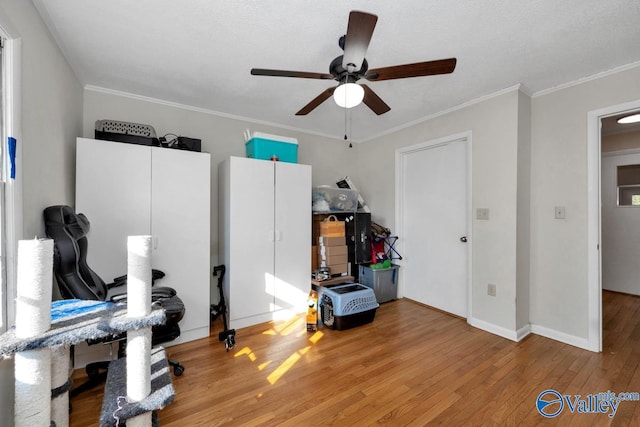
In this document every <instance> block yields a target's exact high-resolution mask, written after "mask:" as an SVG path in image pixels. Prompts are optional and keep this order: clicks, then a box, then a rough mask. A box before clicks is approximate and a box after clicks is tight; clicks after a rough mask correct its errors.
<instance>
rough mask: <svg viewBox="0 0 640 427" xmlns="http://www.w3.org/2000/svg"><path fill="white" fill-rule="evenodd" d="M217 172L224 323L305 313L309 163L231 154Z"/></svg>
mask: <svg viewBox="0 0 640 427" xmlns="http://www.w3.org/2000/svg"><path fill="white" fill-rule="evenodd" d="M218 172H219V177H218V178H219V179H218V183H219V186H220V188H219V209H220V212H219V225H220V230H219V233H218V235H219V243H220V247H219V253H220V254H221V259H223V262H224V264H225V265H226V275H225V286H224V289H225V298H226V300H227V305H228V307H229V323H230V327H231V328H242V327H245V326H249V325H254V324H257V323H262V322H266V321H270V320H278V319H282V318H286V317H288V316H291V315H292V314H294V313H301V312H304V311H305V310H306V300H307V296H308V294H309V289H310V286H311V285H310V276H309V271H311V257H310V254H309V246H310V245H309V236H310V235H311V221H310V218H311V166H308V165H300V164H294V163H285V162H271V161H266V160H255V159H248V158H242V157H231V158H229V159H227V160H225V161H224V162H222V163H221V164H220V167H219V171H218Z"/></svg>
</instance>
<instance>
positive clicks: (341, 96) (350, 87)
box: [333, 83, 364, 108]
mask: <svg viewBox="0 0 640 427" xmlns="http://www.w3.org/2000/svg"><path fill="white" fill-rule="evenodd" d="M363 99H364V89H363V88H362V86H360V85H359V84H357V83H343V84H341V85H340V86H338V87H337V88H336V90H335V91H333V100H334V101H336V104H338V106H340V107H342V108H353V107H355V106H356V105H359V104H360V103H361V102H362V100H363Z"/></svg>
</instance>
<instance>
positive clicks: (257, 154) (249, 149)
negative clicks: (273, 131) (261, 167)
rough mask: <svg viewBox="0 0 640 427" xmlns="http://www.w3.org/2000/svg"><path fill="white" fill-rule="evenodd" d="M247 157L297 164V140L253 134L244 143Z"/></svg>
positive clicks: (266, 134)
mask: <svg viewBox="0 0 640 427" xmlns="http://www.w3.org/2000/svg"><path fill="white" fill-rule="evenodd" d="M245 149H246V153H247V157H249V158H253V159H261V160H278V161H280V162H288V163H298V140H297V139H295V138H288V137H286V136H277V135H270V134H268V133H260V132H254V133H253V137H252V138H251V139H249V140H248V141H247V142H246V143H245Z"/></svg>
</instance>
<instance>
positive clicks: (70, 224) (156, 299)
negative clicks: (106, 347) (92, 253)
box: [44, 205, 185, 396]
mask: <svg viewBox="0 0 640 427" xmlns="http://www.w3.org/2000/svg"><path fill="white" fill-rule="evenodd" d="M44 223H45V232H46V234H47V236H48V237H49V238H51V239H53V244H54V260H53V270H54V275H55V278H56V281H57V283H58V289H59V290H60V295H61V296H62V298H64V299H84V300H96V301H113V302H126V293H121V292H120V293H118V288H119V287H121V286H123V285H126V283H127V276H126V275H124V276H120V277H117V278H115V279H114V282H113V283H110V284H106V283H105V282H104V281H103V280H102V279H101V278H100V277H99V276H98V275H97V274H96V273H95V272H94V271H93V270H92V269H91V268H90V267H89V266H88V265H87V249H88V248H87V246H88V245H87V238H86V235H87V233H88V232H89V228H90V224H89V220H88V219H87V218H86V216H84V215H83V214H77V213H76V212H75V211H74V209H73V208H71V207H70V206H64V205H60V206H50V207H48V208H46V209H45V210H44ZM162 277H164V273H163V272H162V271H160V270H153V271H152V280H153V282H154V283H155V280H157V279H161V278H162ZM151 299H152V302H153V304H160V305H162V307H163V308H164V309H165V313H166V319H167V320H166V322H165V323H164V324H163V325H157V326H153V327H152V338H151V344H152V345H153V346H156V345H159V344H162V343H165V342H168V341H172V340H174V339H176V338H177V337H179V336H180V326H178V322H179V321H180V320H181V319H182V317H183V316H184V312H185V308H184V303H183V302H182V300H181V299H180V298H179V297H178V296H177V295H176V291H175V290H174V289H172V288H169V287H156V286H153V287H152V290H151ZM125 338H126V333H123V334H120V335H116V336H111V337H108V338H105V339H100V340H91V341H87V342H88V343H89V344H90V345H92V344H97V343H105V342H107V343H108V342H114V341H117V342H118V357H123V356H124V355H125V343H126V340H125ZM108 364H109V362H108V361H105V362H95V363H90V364H89V365H87V367H86V368H85V369H86V372H87V376H88V377H89V380H88V381H87V382H86V383H84V384H82V385H80V386H79V387H76V388H74V389H73V390H71V392H70V395H71V396H75V395H77V394H78V393H80V392H81V391H84V390H87V389H90V388H93V387H94V386H95V385H97V384H99V383H101V382H103V381H104V380H105V379H106V368H107V366H108ZM169 364H170V365H171V366H172V367H173V373H174V374H175V375H176V376H179V375H182V373H183V372H184V366H182V365H181V364H180V363H178V362H177V361H173V360H169Z"/></svg>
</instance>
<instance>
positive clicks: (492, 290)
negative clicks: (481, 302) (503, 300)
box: [487, 283, 496, 297]
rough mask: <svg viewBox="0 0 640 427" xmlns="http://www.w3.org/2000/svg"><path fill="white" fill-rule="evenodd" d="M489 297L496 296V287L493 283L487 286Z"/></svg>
mask: <svg viewBox="0 0 640 427" xmlns="http://www.w3.org/2000/svg"><path fill="white" fill-rule="evenodd" d="M487 295H489V296H492V297H495V296H496V285H494V284H493V283H489V285H488V286H487Z"/></svg>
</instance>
